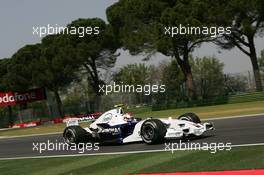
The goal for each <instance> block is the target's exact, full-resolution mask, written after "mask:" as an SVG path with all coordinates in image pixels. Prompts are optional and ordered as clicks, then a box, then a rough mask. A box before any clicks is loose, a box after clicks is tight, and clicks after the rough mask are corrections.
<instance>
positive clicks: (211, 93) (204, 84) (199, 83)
mask: <svg viewBox="0 0 264 175" xmlns="http://www.w3.org/2000/svg"><path fill="white" fill-rule="evenodd" d="M191 65H192V68H193V74H194V81H195V85H196V91H197V94H198V95H199V96H200V97H201V98H202V99H210V98H213V97H217V96H222V95H225V81H224V72H223V68H224V64H223V63H221V62H220V61H219V60H218V59H217V58H215V57H203V58H195V59H194V58H191Z"/></svg>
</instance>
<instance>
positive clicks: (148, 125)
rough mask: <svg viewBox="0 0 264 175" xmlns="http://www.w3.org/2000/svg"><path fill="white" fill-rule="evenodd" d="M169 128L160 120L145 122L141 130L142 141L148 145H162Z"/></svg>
mask: <svg viewBox="0 0 264 175" xmlns="http://www.w3.org/2000/svg"><path fill="white" fill-rule="evenodd" d="M166 132H167V128H166V127H165V125H164V124H163V123H162V121H160V120H158V119H149V120H146V121H144V122H143V124H142V126H141V130H140V135H141V138H142V140H143V141H144V142H145V143H147V144H155V143H161V142H162V141H163V140H164V137H165V135H166Z"/></svg>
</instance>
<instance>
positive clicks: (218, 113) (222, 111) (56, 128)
mask: <svg viewBox="0 0 264 175" xmlns="http://www.w3.org/2000/svg"><path fill="white" fill-rule="evenodd" d="M263 106H264V101H255V102H246V103H236V104H225V105H216V106H207V107H193V108H181V109H171V110H162V111H151V110H150V109H148V108H144V110H140V109H138V110H134V111H133V112H134V115H135V116H136V117H142V118H147V117H174V118H175V117H177V116H179V115H180V114H183V113H185V112H194V113H196V114H198V115H199V116H200V118H202V119H205V118H214V117H225V116H235V115H247V114H257V113H264V107H263ZM82 126H87V123H83V124H82ZM64 128H65V124H56V125H46V126H38V127H34V128H24V129H16V130H8V131H0V138H1V137H8V136H21V135H30V134H44V133H52V132H62V131H63V129H64Z"/></svg>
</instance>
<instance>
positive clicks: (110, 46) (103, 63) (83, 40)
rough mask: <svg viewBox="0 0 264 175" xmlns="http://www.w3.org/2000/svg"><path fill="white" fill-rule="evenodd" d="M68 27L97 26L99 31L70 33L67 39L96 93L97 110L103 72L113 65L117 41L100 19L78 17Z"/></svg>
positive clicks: (108, 27) (110, 29) (102, 82)
mask: <svg viewBox="0 0 264 175" xmlns="http://www.w3.org/2000/svg"><path fill="white" fill-rule="evenodd" d="M68 27H76V28H79V27H84V28H87V27H90V28H93V29H94V28H97V29H98V30H99V33H97V34H92V35H85V36H84V37H79V36H77V35H70V36H68V37H69V40H70V42H71V45H72V46H73V47H74V49H75V52H76V56H77V59H78V60H79V61H80V63H81V68H83V69H82V70H83V71H84V73H85V74H87V80H88V81H87V82H88V85H91V86H92V88H93V90H94V93H95V94H96V99H95V102H96V105H95V108H97V109H96V110H99V106H100V101H101V98H100V96H101V95H102V94H101V92H100V85H102V84H104V83H105V82H104V81H103V80H102V74H103V72H107V71H109V70H110V69H111V68H112V67H114V65H115V62H116V58H117V56H118V54H116V50H117V48H118V42H117V40H116V39H115V37H114V35H113V31H112V28H111V26H110V25H107V24H106V23H105V22H104V21H103V20H102V19H99V18H92V19H78V20H75V21H73V22H72V23H71V24H69V25H68Z"/></svg>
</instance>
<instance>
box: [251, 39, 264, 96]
mask: <svg viewBox="0 0 264 175" xmlns="http://www.w3.org/2000/svg"><path fill="white" fill-rule="evenodd" d="M248 42H249V49H250V60H251V64H252V67H253V73H254V77H255V84H256V90H257V91H263V87H262V82H261V76H260V70H259V65H258V59H257V54H256V49H255V44H254V38H253V36H249V37H248Z"/></svg>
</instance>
